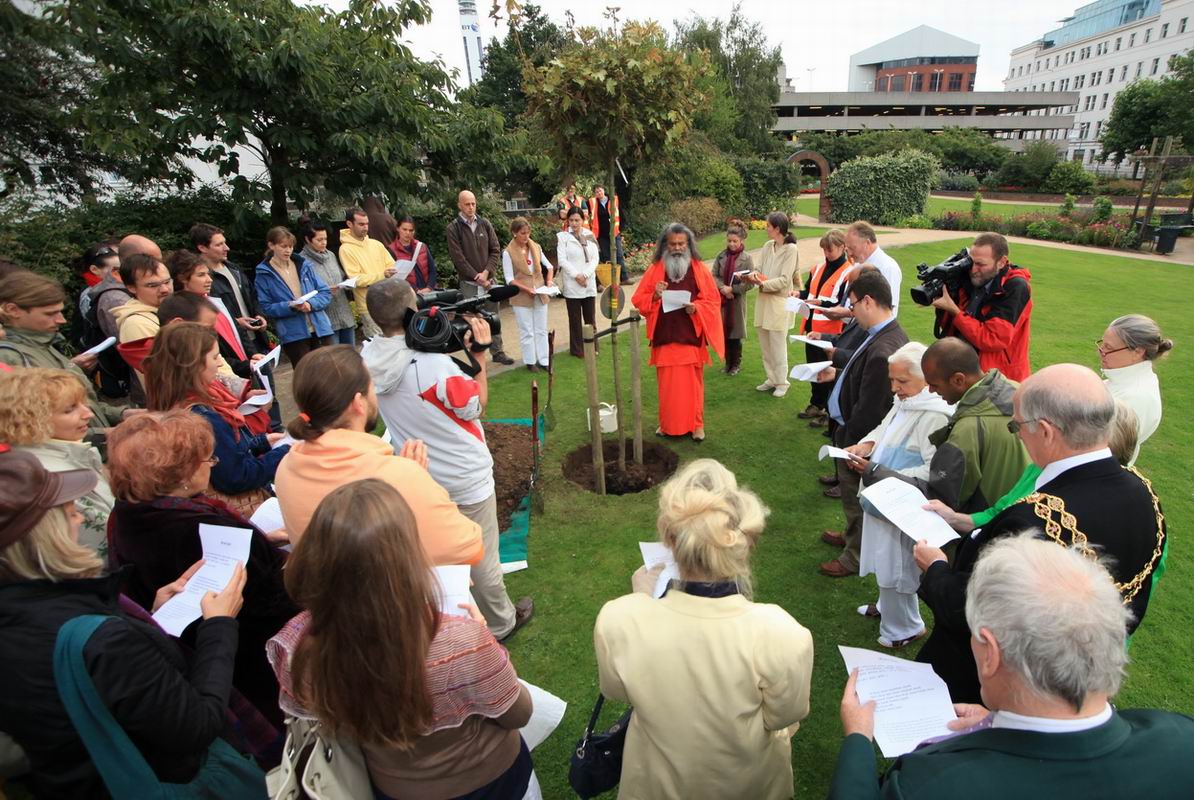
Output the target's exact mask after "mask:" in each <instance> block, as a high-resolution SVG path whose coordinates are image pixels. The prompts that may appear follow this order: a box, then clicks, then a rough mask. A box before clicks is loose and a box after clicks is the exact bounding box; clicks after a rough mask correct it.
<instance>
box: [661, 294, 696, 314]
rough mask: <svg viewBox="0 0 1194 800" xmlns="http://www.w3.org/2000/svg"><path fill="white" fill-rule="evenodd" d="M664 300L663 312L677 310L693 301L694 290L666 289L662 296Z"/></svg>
mask: <svg viewBox="0 0 1194 800" xmlns="http://www.w3.org/2000/svg"><path fill="white" fill-rule="evenodd" d="M660 300H662V301H663V313H665V314H666V313H668V312H669V311H676V310H678V309H681V308H684V306H686V305H688V304H689V303H691V302H692V292H688V291H685V290H683V289H665V290H664V292H663V296H662V297H661V298H660Z"/></svg>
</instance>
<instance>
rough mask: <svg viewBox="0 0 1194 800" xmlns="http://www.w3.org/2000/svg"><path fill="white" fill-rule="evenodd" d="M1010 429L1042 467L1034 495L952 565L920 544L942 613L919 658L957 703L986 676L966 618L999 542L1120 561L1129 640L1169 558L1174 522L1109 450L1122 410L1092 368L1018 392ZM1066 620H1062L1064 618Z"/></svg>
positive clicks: (1033, 380)
mask: <svg viewBox="0 0 1194 800" xmlns="http://www.w3.org/2000/svg"><path fill="white" fill-rule="evenodd" d="M1012 404H1013V407H1014V411H1013V415H1012V420H1011V421H1010V422H1009V423H1008V430H1010V431H1012V432H1013V433H1017V434H1018V435H1019V437H1020V440H1021V441H1023V442H1024V446H1025V448H1026V449H1027V450H1028V455H1029V457H1030V458H1031V459H1032V460H1033V462H1034V463H1035V464H1037V465H1038V466H1040V467H1041V474H1040V475H1039V476H1038V477H1037V479H1036V485H1035V487H1034V491H1033V492H1031V493H1030V494H1029V495H1028V496H1027V497H1024V498H1022V499H1021V500H1020V501H1018V502H1016V503H1013V504H1012V505H1011V506H1009V507H1007V508H1006V509H1004V510H1003V511H1001V512H1000V513H999V514H998V515H997V516H996V517H995V518H994V519H993V520H991V522H990V523H988V524H987V525H985V526H983V527H982V528H979V529H976V530H975V531H974V532H973V533H971V534H970V535H969V536H967V537H965V538H963V539H962V541H961V542H960V543H959V545H958V549H957V552H956V553H955V555H954V563H953V565H952V566H951V565H950V564H949V563H948V561H947V560H946V557H945V553H943V552H941V551H940V550H938V549H937V548H935V547H930V546H928V545H927V544H925V543H924V542H923V541H922V542H918V543H917V545H916V548H915V549H914V551H913V553H914V555H915V557H916V563H917V566H919V567H920V568H921V569H922V570H924V576H923V577H922V578H921V583H920V594H921V597H923V598H924V600H925V602H926V603H927V604H928V606H929V608H931V609H932V611H933V621H934V626H933V633H932V635H931V636H930V637H929V640H928V641H927V642H925V645H924V647H922V648H921V651H920V653H919V654H918V655H917V660H918V661H924V662H928V663H930V664H932V665H933V669H934V670H936V672H937V674H938V675H940V676H941V677H942V678H943V679H944V680H945V682H946V684H948V685H949V690H950V694H951V695H952V697H953V699H954V701H955V702H974V701H976V700H977V699H978V695H979V676H978V673H977V671H976V666H975V659H974V655H973V654H972V653H971V648H970V636H971V628H970V627H968V625H967V621H966V618H965V616H964V615H963V613H962V609H963V607H964V606H965V600H966V592H967V580H969V578H970V572H971V570H972V569H973V568H974V563H975V561H976V560H977V559H978V557H979V555H980V554H981V553H982V551H983V549H984V548H985V547H986V546H987V545H989V544H990V543H991V542H993V541H995V540H997V539H999V538H1001V537H1003V536H1007V535H1009V534H1013V533H1019V532H1020V531H1023V530H1027V529H1043V531H1044V535H1045V536H1046V537H1047V538H1048V539H1049V540H1051V541H1053V542H1056V543H1057V544H1059V545H1061V546H1063V547H1069V546H1071V545H1072V546H1074V547H1076V548H1078V549H1079V550H1081V551H1082V552H1083V553H1085V554H1086V555H1087V557H1089V558H1092V559H1094V558H1098V557H1100V556H1102V555H1108V556H1111V557H1112V559H1113V563H1112V565H1111V574H1112V576H1113V577H1114V578H1115V581H1116V586H1117V588H1118V589H1119V591H1120V594H1121V595H1122V597H1123V603H1124V605H1125V606H1126V607H1127V608H1128V610H1129V611H1130V612H1131V614H1130V616H1129V622H1128V633H1131V632H1132V631H1133V630H1135V629H1136V626H1137V625H1139V624H1140V621H1141V620H1142V619H1143V618H1144V612H1145V610H1146V609H1147V608H1148V600H1149V595H1150V593H1151V589H1152V577H1153V572H1154V570H1156V568H1157V566H1158V564H1160V562H1161V559H1162V556H1163V554H1164V552H1165V543H1166V537H1165V518H1164V515H1163V514H1162V513H1161V504H1160V501H1159V500H1158V499H1157V496H1156V494H1154V493H1153V490H1152V486H1151V485H1150V484H1149V482H1148V481H1147V480H1145V479H1144V478H1142V477H1141V476H1140V475H1139V474H1138V473H1135V472H1132V471H1128V470H1125V469H1124V468H1123V467H1122V466H1120V464H1119V462H1118V461H1116V460H1115V457H1114V456H1112V455H1111V450H1110V449H1109V448H1108V446H1107V442H1108V439H1109V437H1110V433H1111V422H1112V418H1113V417H1114V415H1115V402H1114V401H1113V400H1112V399H1111V394H1110V393H1109V392H1108V391H1107V387H1106V386H1104V385H1103V382H1102V381H1100V380H1099V378H1098V376H1097V375H1095V373H1094V372H1092V371H1091V370H1090V369H1087V368H1086V367H1082V366H1079V365H1077V364H1055V365H1053V366H1051V367H1045V368H1044V369H1042V370H1041V371H1039V372H1037V373H1036V374H1034V375H1032V376H1030V377H1029V378H1028V379H1027V380H1026V381H1024V383H1023V384H1022V385H1021V386H1020V388H1019V389H1017V390H1016V393H1015V395H1014V396H1013V398H1012ZM1058 613H1060V612H1058Z"/></svg>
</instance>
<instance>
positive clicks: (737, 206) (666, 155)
mask: <svg viewBox="0 0 1194 800" xmlns="http://www.w3.org/2000/svg"><path fill="white" fill-rule="evenodd" d="M635 182H636V183H637V186H636V187H635V195H634V202H635V206H636V207H640V208H642V207H647V206H659V207H662V208H666V207H667V206H668V204H670V203H674V202H676V201H677V200H683V199H685V198H689V197H712V198H715V199H716V200H717V202H718V203H720V204H721V205H722V207H723V208H726V209H729V210H730V212H732V213H734V214H742V213H743V212H742V205H743V201H744V199H745V197H746V190H745V187H744V184H743V179H742V176H741V175H739V174H738V170H737V169H736V168H735V166H734V163H733V162H732V161H731V160H730V159H729V157H728V156H726V155H725V154H723V153H722V152H721V151H720V150H718V149H717V148H716V147H714V146H713V145H712V144H711V143H710V142H709V140H708V139H707V138H706V137H705V136H704V134H701V133H693V134H691V135H689V136H688V137H687V138H686V139H685V140H684V141H682V142H680V143H678V144H675V145H672V146H671V147H669V148H668V149H667V150H665V151H664V152H663V153H662V154H660V155H659V156H657V157H655V158H653V159H651V160H650V161H649V162H647V163H646V164H644V165H643V166H642V167H640V168H639V169H638V170H637V171H636V173H635Z"/></svg>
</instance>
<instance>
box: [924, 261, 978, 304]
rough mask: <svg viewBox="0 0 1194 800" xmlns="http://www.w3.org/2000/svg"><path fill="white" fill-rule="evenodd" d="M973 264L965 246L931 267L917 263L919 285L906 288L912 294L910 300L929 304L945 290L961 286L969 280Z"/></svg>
mask: <svg viewBox="0 0 1194 800" xmlns="http://www.w3.org/2000/svg"><path fill="white" fill-rule="evenodd" d="M973 265H974V261H973V260H972V259H971V258H970V253H969V252H967V250H966V248H962V249H961V250H960V251H958V252H957V253H956V254H954V255H952V256H950V257H949V258H947V259H945V260H944V261H942V262H941V263H940V264H934V265H933V266H931V267H930V266H929V265H928V264H923V263H922V264H918V265H917V267H916V277H917V278H918V279H919V280H920V286H913V287H912V288H911V289H909V290H908V291H909V293H910V294H911V295H912V302H914V303H916V304H917V305H920V306H930V305H932V304H933V301H934V300H936V299H937V298H938V297H940V296H941V295H943V294H945V292H946V291H947V290H951V289H953V290H956V289H960V288H962V287H963V286H965V285H966V284H967V283H968V282H969V280H970V268H971V267H972V266H973Z"/></svg>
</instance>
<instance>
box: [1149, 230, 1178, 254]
mask: <svg viewBox="0 0 1194 800" xmlns="http://www.w3.org/2000/svg"><path fill="white" fill-rule="evenodd" d="M1181 235H1182V229H1181V226H1180V225H1162V226H1161V227H1160V228H1157V246H1156V249H1155V250H1154V251H1153V252H1156V253H1160V254H1161V255H1168V254H1169V253H1172V252H1173V248H1174V246H1176V245H1177V237H1179V236H1181Z"/></svg>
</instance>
